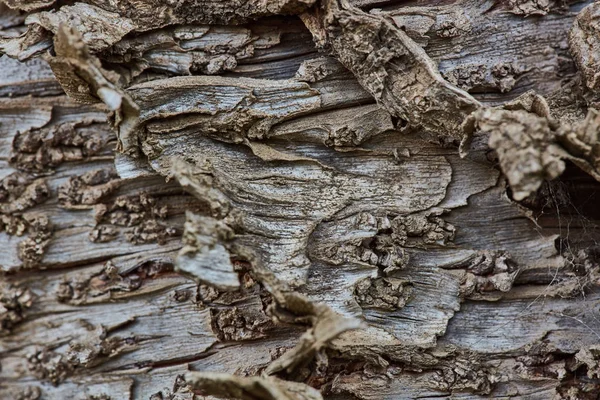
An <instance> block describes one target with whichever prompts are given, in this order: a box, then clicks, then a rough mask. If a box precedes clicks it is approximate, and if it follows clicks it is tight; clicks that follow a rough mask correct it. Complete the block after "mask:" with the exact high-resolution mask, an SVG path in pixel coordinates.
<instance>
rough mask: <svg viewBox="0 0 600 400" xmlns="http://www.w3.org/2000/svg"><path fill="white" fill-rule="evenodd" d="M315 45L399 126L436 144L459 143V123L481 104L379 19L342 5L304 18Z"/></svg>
mask: <svg viewBox="0 0 600 400" xmlns="http://www.w3.org/2000/svg"><path fill="white" fill-rule="evenodd" d="M303 18H304V21H305V23H306V25H307V27H308V28H309V29H310V30H311V32H312V33H313V36H314V37H315V40H316V42H317V44H319V45H329V46H330V47H331V49H332V51H333V53H334V54H335V56H336V57H337V59H338V60H340V62H341V63H342V64H343V65H344V66H345V67H346V68H348V69H349V70H350V71H352V72H353V73H354V75H355V76H356V77H357V79H358V81H359V82H360V83H361V85H362V86H363V87H364V88H365V89H366V90H367V91H368V92H369V93H370V94H371V95H372V96H373V97H374V98H375V100H377V102H378V103H379V104H381V105H382V106H383V107H385V109H386V110H387V111H388V112H389V113H390V114H391V115H392V116H393V117H394V118H396V119H398V120H400V121H398V123H397V125H398V126H399V127H401V126H403V125H405V124H408V125H410V126H411V127H420V128H422V129H424V130H426V131H431V132H433V133H435V134H437V135H438V136H439V137H440V140H441V141H452V140H457V141H461V140H462V139H463V133H462V131H463V128H462V124H463V121H464V120H465V118H466V117H467V116H469V115H470V114H471V113H472V112H473V111H475V110H476V109H477V108H479V107H480V106H481V105H480V104H479V102H478V101H477V100H475V99H474V98H473V97H471V96H470V95H469V94H467V93H466V92H464V91H462V90H460V89H458V88H456V87H454V86H452V85H450V84H449V83H448V82H446V81H445V80H444V79H443V78H442V76H441V75H440V73H439V71H438V69H437V66H436V65H435V63H434V62H433V61H432V60H431V59H430V58H429V56H427V54H426V53H425V51H424V50H423V49H422V48H421V47H420V46H419V45H418V44H416V43H415V42H414V41H413V40H412V39H411V38H410V37H409V36H408V35H407V34H406V33H405V32H404V31H402V30H400V29H398V28H397V27H396V26H395V25H394V23H393V22H392V21H391V20H388V19H386V18H385V17H384V16H383V15H369V14H367V13H365V12H363V11H360V10H359V9H357V8H354V7H352V6H350V5H349V4H348V3H347V2H346V1H345V0H341V1H340V0H331V1H329V0H328V1H324V2H322V4H321V7H320V8H317V9H316V10H315V11H314V13H313V14H309V15H306V14H305V15H304V16H303Z"/></svg>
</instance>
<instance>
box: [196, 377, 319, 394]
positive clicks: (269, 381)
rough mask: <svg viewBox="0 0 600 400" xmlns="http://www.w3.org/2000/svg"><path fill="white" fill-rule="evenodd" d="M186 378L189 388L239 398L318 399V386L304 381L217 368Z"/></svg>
mask: <svg viewBox="0 0 600 400" xmlns="http://www.w3.org/2000/svg"><path fill="white" fill-rule="evenodd" d="M185 381H186V382H187V383H188V384H189V385H190V386H191V387H192V390H194V391H198V392H199V393H202V394H205V395H212V396H216V397H218V398H236V399H240V400H258V399H265V400H321V399H322V398H323V397H322V396H321V394H320V393H319V391H318V390H315V389H313V388H311V387H310V386H307V385H305V384H303V383H298V382H290V381H283V380H281V379H277V378H273V377H265V378H259V377H247V378H246V377H238V376H234V375H229V374H222V373H216V372H189V373H187V374H186V375H185Z"/></svg>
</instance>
